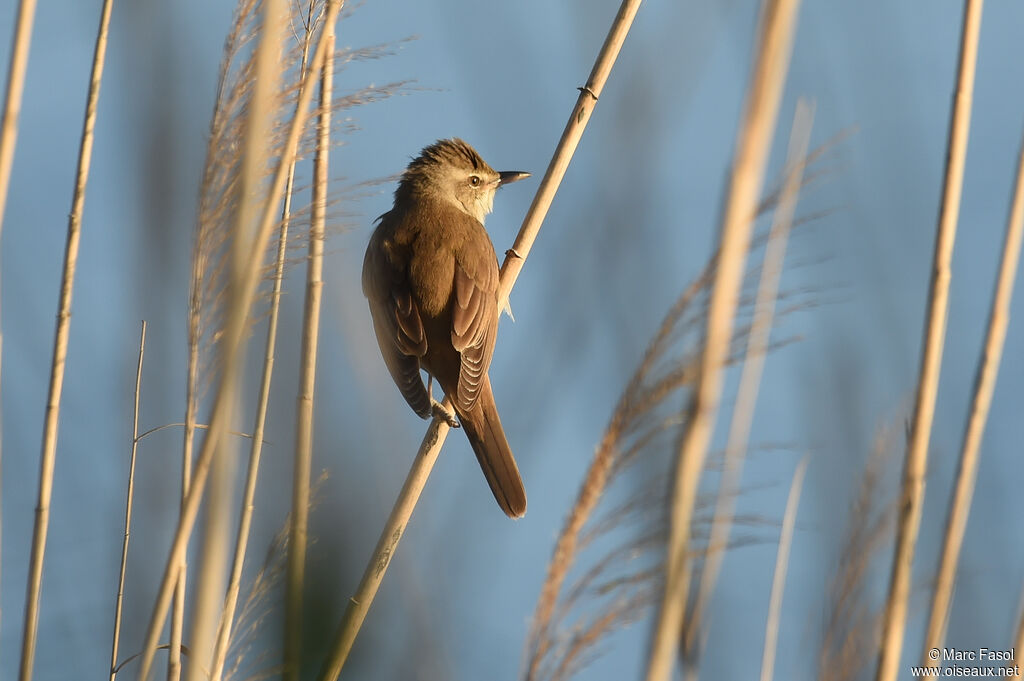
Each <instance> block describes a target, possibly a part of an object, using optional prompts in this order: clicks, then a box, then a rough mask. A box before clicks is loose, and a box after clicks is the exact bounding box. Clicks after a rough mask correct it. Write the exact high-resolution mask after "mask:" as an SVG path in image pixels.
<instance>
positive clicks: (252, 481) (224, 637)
mask: <svg viewBox="0 0 1024 681" xmlns="http://www.w3.org/2000/svg"><path fill="white" fill-rule="evenodd" d="M314 4H315V0H310V3H309V11H308V13H307V16H306V21H305V29H306V30H305V35H304V37H303V41H302V57H301V59H300V65H299V78H300V79H301V78H303V77H304V76H305V73H306V66H307V61H308V58H309V46H310V43H311V40H312V35H313V6H314ZM295 165H296V163H295V159H294V158H293V159H292V162H291V164H290V166H289V168H288V180H287V182H286V185H285V194H284V196H285V198H284V209H283V211H282V218H281V229H280V231H279V233H278V241H277V257H276V260H275V264H274V275H273V289H272V292H271V296H270V311H269V320H268V322H267V340H266V345H265V352H264V357H263V373H262V377H261V379H260V392H259V397H258V398H257V404H256V420H255V424H254V426H253V440H252V446H251V448H250V450H249V465H248V470H247V472H246V479H245V491H244V492H243V494H242V507H241V513H240V517H239V523H238V534H237V536H236V538H235V551H234V556H233V558H232V564H231V576H230V577H229V579H228V589H227V595H226V596H225V598H224V609H223V611H222V612H221V620H220V625H219V627H218V629H217V644H216V647H215V649H214V658H213V664H212V665H211V669H212V674H211V679H212V681H220V679H221V678H222V676H223V674H224V664H225V661H226V659H227V653H228V645H229V643H230V642H231V634H232V627H233V626H234V619H235V608H236V607H237V604H238V593H239V590H240V588H241V582H242V567H243V566H244V564H245V554H246V550H247V547H248V544H249V530H250V528H251V527H252V513H253V509H254V503H253V500H254V499H255V496H256V481H257V477H258V474H259V467H260V458H261V454H262V452H263V432H264V429H265V427H266V419H267V406H268V404H269V402H270V385H271V379H272V377H273V372H274V356H275V353H276V348H277V324H278V317H279V313H280V309H281V285H282V282H283V280H284V265H285V254H286V252H287V250H288V225H289V223H290V221H291V202H292V191H293V188H294V185H295Z"/></svg>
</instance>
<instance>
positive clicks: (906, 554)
mask: <svg viewBox="0 0 1024 681" xmlns="http://www.w3.org/2000/svg"><path fill="white" fill-rule="evenodd" d="M981 8H982V0H965V2H964V15H963V31H962V33H961V35H960V61H959V65H958V67H957V68H958V75H957V86H956V93H955V94H954V95H953V112H952V115H951V117H950V122H949V148H948V150H947V153H946V175H945V179H944V181H943V186H942V208H941V210H940V212H939V223H938V227H937V229H936V233H935V252H934V256H933V263H932V270H931V285H930V287H929V288H930V290H929V294H928V310H927V313H926V315H927V316H926V319H925V325H924V338H923V340H922V349H921V366H920V377H919V380H918V384H917V399H916V404H915V406H914V419H913V422H912V425H911V431H910V442H909V443H908V445H907V458H906V461H905V462H904V467H903V500H902V501H901V503H900V519H899V524H898V525H897V528H896V550H895V552H894V553H893V562H892V574H891V577H890V581H889V596H888V599H887V600H886V605H885V621H884V624H883V626H884V630H883V632H882V640H881V643H880V650H879V656H878V670H877V673H876V675H875V681H895V679H896V675H897V670H898V668H899V663H900V653H901V652H902V651H903V634H904V630H905V629H906V626H907V601H908V599H909V598H910V579H911V570H912V568H913V563H914V548H915V544H916V543H917V533H918V531H919V530H920V527H921V511H922V509H923V507H924V476H925V471H926V470H927V467H928V442H929V440H930V438H931V430H932V419H933V418H934V416H935V399H936V396H937V395H938V392H939V372H940V371H941V369H942V346H943V343H944V341H945V334H946V314H947V312H948V307H949V280H950V277H951V273H950V263H951V262H952V260H953V243H954V241H955V240H956V225H957V220H958V218H959V216H960V193H961V191H962V189H963V179H964V160H965V158H966V157H967V137H968V133H969V131H970V126H971V100H972V97H973V94H974V71H975V65H976V64H977V58H978V34H979V33H980V32H981Z"/></svg>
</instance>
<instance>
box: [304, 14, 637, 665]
mask: <svg viewBox="0 0 1024 681" xmlns="http://www.w3.org/2000/svg"><path fill="white" fill-rule="evenodd" d="M639 9H640V0H623V2H622V4H621V5H620V6H619V11H618V14H616V16H615V20H614V21H613V22H612V25H611V28H610V29H609V31H608V36H607V37H606V38H605V41H604V44H603V45H602V47H601V51H600V52H599V53H598V56H597V60H596V61H595V62H594V68H593V70H592V71H591V72H590V78H589V79H588V80H587V84H586V85H585V86H583V87H581V88H579V90H580V94H579V97H578V98H577V99H576V105H575V106H574V107H573V109H572V113H571V114H570V115H569V121H568V122H567V123H566V125H565V130H564V131H563V132H562V137H561V139H559V141H558V146H557V147H556V149H555V153H554V155H553V156H552V158H551V162H550V163H549V164H548V168H547V171H546V172H545V173H544V178H543V179H542V180H541V183H540V187H539V188H538V189H537V194H536V196H534V198H533V203H532V204H530V208H529V210H528V211H527V213H526V217H525V218H524V219H523V225H522V227H520V229H519V234H518V236H517V237H516V240H515V243H514V244H513V246H512V248H511V249H509V250H508V251H507V252H506V253H505V261H504V262H503V263H502V266H501V283H500V286H499V288H498V308H499V309H501V308H503V307H504V305H505V303H506V302H507V301H508V296H509V293H510V292H511V291H512V287H513V286H514V285H515V282H516V279H517V278H518V277H519V273H520V272H521V271H522V269H523V264H524V263H525V262H526V257H527V256H528V255H529V253H530V249H531V248H532V247H533V242H534V241H535V240H536V238H537V234H538V232H539V231H540V227H541V225H542V224H543V222H544V218H545V216H547V212H548V209H549V208H550V207H551V202H552V201H553V200H554V198H555V194H556V193H557V192H558V187H559V185H560V184H561V182H562V178H563V177H565V172H566V170H567V169H568V167H569V162H570V161H571V160H572V156H573V154H574V153H575V151H576V147H577V146H578V145H579V143H580V139H581V138H582V137H583V131H584V130H585V129H586V127H587V123H588V122H589V121H590V116H591V114H592V113H593V110H594V107H595V106H596V104H597V100H598V98H599V97H600V96H601V91H602V90H603V89H604V85H605V83H606V82H607V80H608V75H609V74H610V73H611V70H612V66H613V65H614V64H615V60H616V58H617V57H618V55H619V51H620V50H621V49H622V44H623V43H624V42H625V40H626V35H627V34H628V33H629V29H630V27H631V26H632V24H633V19H634V18H635V17H636V13H637V10H639ZM444 406H445V407H446V408H449V409H450V408H451V401H450V400H449V399H448V398H447V397H445V401H444ZM448 431H449V427H448V424H447V423H444V422H443V421H441V420H439V419H436V418H435V419H434V420H433V421H431V423H430V426H429V427H428V428H427V433H426V435H424V437H423V441H422V443H421V444H420V448H419V451H417V453H416V458H415V459H414V460H413V465H412V468H410V469H409V474H408V476H406V479H405V483H404V484H403V485H402V489H401V491H400V492H399V494H398V499H397V500H396V501H395V505H394V507H393V508H392V509H391V515H390V516H389V517H388V520H387V522H386V523H385V525H384V530H383V531H382V532H381V535H380V539H379V540H378V541H377V546H376V548H374V551H373V554H372V555H371V557H370V561H369V563H368V564H367V566H366V570H365V571H364V572H363V577H362V579H361V580H360V582H359V586H358V587H357V589H356V592H355V594H353V596H352V597H351V598H350V599H349V602H348V605H347V607H346V608H345V614H344V615H343V616H342V618H341V622H340V624H339V625H338V630H337V632H336V633H335V635H334V641H333V643H332V645H331V649H330V652H329V653H328V656H327V658H326V659H325V660H324V663H323V666H322V667H321V668H320V675H319V677H318V678H319V679H320V681H334V679H337V678H338V674H340V673H341V668H342V667H343V666H344V664H345V660H347V659H348V654H349V652H350V651H351V650H352V644H353V643H355V640H356V635H357V634H358V633H359V629H360V628H361V627H362V625H363V620H365V619H366V613H367V612H368V611H369V609H370V605H371V604H372V603H373V599H374V597H375V596H376V594H377V589H378V588H380V583H381V581H382V580H383V579H384V573H385V572H386V571H387V568H388V564H389V563H390V561H391V557H392V556H393V555H394V552H395V550H396V549H397V548H398V542H399V540H400V539H401V538H402V534H403V533H404V532H405V527H406V525H407V524H408V522H409V518H410V517H411V516H412V511H413V509H414V508H415V507H416V502H417V501H419V498H420V494H421V493H422V491H423V487H424V485H426V483H427V478H428V477H429V476H430V471H431V470H432V469H433V467H434V463H435V462H436V461H437V457H438V454H440V452H441V447H442V446H443V445H444V440H445V438H446V437H447V436H448Z"/></svg>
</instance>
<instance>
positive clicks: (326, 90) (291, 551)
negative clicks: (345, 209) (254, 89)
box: [284, 26, 334, 681]
mask: <svg viewBox="0 0 1024 681" xmlns="http://www.w3.org/2000/svg"><path fill="white" fill-rule="evenodd" d="M324 30H325V34H324V40H326V41H327V52H328V54H334V31H333V30H332V27H330V26H328V27H326V28H325V29H324ZM333 61H334V60H333V59H328V60H327V61H326V62H324V67H323V70H322V78H321V81H320V122H319V126H318V129H317V146H316V157H315V158H314V161H313V213H312V216H311V219H310V223H309V263H308V266H307V269H306V304H305V310H304V311H303V316H304V317H305V323H304V324H303V328H302V355H301V360H300V364H299V394H298V396H297V398H296V407H295V411H296V416H295V421H296V427H295V462H294V463H295V466H294V472H293V479H292V511H291V515H290V519H291V522H290V528H289V532H288V571H287V576H286V578H285V585H286V587H285V589H286V590H285V626H284V632H285V633H284V650H285V663H284V678H285V680H286V681H298V678H299V673H300V672H301V670H302V590H303V586H304V585H305V573H306V543H307V535H308V526H309V476H310V471H311V469H312V461H313V395H314V392H315V388H316V360H317V342H318V338H319V334H320V301H321V297H322V294H323V286H324V281H323V267H324V264H323V261H324V233H325V225H326V222H327V178H328V166H329V163H328V161H329V158H330V147H331V100H332V98H333V94H332V84H333V77H334V70H333Z"/></svg>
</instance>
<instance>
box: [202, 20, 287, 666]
mask: <svg viewBox="0 0 1024 681" xmlns="http://www.w3.org/2000/svg"><path fill="white" fill-rule="evenodd" d="M260 14H261V16H260V30H259V44H258V45H257V46H256V48H255V50H254V52H253V56H254V58H255V61H254V63H253V65H254V69H253V76H252V78H253V85H252V88H253V89H252V95H251V97H250V99H249V101H248V106H247V111H246V119H245V135H244V138H243V139H244V144H243V148H242V151H241V154H242V156H241V172H240V173H239V184H238V188H237V191H238V195H237V199H236V201H237V206H238V210H237V212H236V215H235V222H234V225H233V226H232V230H231V232H230V234H229V239H228V241H227V244H226V245H227V248H228V250H229V252H230V255H229V258H230V261H229V262H230V267H229V270H228V271H229V278H228V282H227V290H226V293H227V295H226V296H225V303H226V305H227V306H229V311H228V312H227V323H226V330H227V333H228V334H229V336H228V338H227V339H226V342H225V343H223V344H220V345H219V347H218V350H219V354H220V356H221V370H222V372H223V375H222V377H221V380H222V385H221V392H220V394H218V396H217V399H218V402H219V403H220V404H219V405H218V406H221V408H222V409H223V414H224V415H223V419H224V422H230V421H231V420H232V419H233V415H234V414H235V413H236V411H237V408H238V402H239V394H240V385H241V383H242V378H241V366H242V358H243V357H244V354H245V344H244V342H243V340H242V337H243V335H244V331H245V329H246V328H247V327H248V325H249V316H250V310H249V307H250V304H251V302H244V301H245V295H246V290H245V288H246V284H245V280H246V277H247V274H248V272H250V271H252V270H253V269H258V268H259V267H261V266H262V261H263V259H264V252H263V249H262V248H254V245H255V244H256V236H257V235H256V231H255V224H256V219H257V216H258V215H259V211H260V210H261V207H262V206H261V203H262V201H261V198H260V194H261V190H262V187H263V185H264V178H265V177H266V168H267V166H268V163H269V150H268V148H267V145H266V140H267V139H268V138H269V137H270V136H271V135H272V134H273V130H274V128H275V126H276V123H277V118H278V116H279V111H280V98H279V96H278V93H279V84H280V82H281V80H282V75H283V73H282V72H283V68H282V64H283V55H282V49H283V46H284V38H285V31H284V27H285V23H286V18H288V17H289V16H290V15H289V12H288V11H287V6H286V5H285V2H284V0H263V2H262V5H261V8H260ZM276 208H277V206H276V205H275V206H274V209H275V210H276ZM268 236H269V235H268ZM254 261H255V267H254V266H253V263H254ZM211 426H212V424H211ZM211 441H212V446H213V450H212V451H213V457H212V459H211V462H210V467H211V474H210V485H209V488H210V489H209V495H208V498H207V501H206V522H205V523H204V527H203V546H202V552H201V554H200V561H199V571H198V572H199V574H198V580H197V594H196V597H195V607H194V611H193V616H192V638H193V661H194V662H195V663H194V664H190V665H189V667H188V679H189V681H200V679H203V678H204V677H207V676H208V673H207V672H206V671H204V669H203V667H204V665H206V664H208V661H212V658H213V653H214V646H215V639H216V631H217V623H218V622H219V620H220V617H219V614H220V611H221V608H222V606H223V602H224V593H225V567H226V565H227V558H228V552H227V546H228V543H229V535H230V529H229V520H230V515H231V510H230V506H231V498H232V492H233V487H234V485H233V480H232V477H233V476H232V473H233V470H234V463H235V456H234V455H235V453H236V452H235V442H234V440H233V439H232V438H230V437H229V435H228V433H227V428H225V427H222V428H220V429H217V430H215V429H214V428H213V427H211V429H210V432H209V434H208V436H207V442H206V443H205V444H206V445H207V446H208V445H210V444H211Z"/></svg>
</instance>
